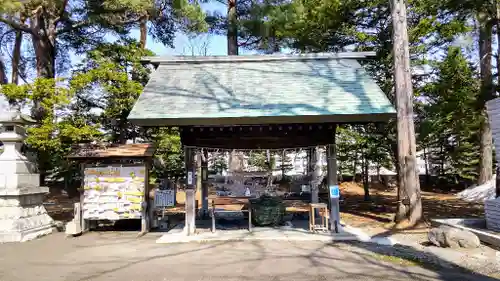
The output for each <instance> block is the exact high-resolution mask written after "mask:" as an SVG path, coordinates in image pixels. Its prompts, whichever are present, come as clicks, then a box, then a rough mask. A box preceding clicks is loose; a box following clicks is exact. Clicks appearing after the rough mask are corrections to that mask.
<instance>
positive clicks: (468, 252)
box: [363, 229, 500, 276]
mask: <svg viewBox="0 0 500 281" xmlns="http://www.w3.org/2000/svg"><path fill="white" fill-rule="evenodd" d="M363 230H365V229H363ZM365 231H367V232H368V233H370V234H371V235H373V234H377V233H380V231H379V230H376V229H368V230H365ZM390 237H391V238H393V239H394V240H396V241H397V242H398V244H397V245H395V246H393V247H388V246H382V245H371V247H372V248H373V249H372V251H376V252H380V253H384V254H388V255H394V256H400V257H404V258H407V259H410V260H416V261H420V262H426V263H430V264H434V265H436V266H439V267H444V268H454V267H456V265H460V266H461V267H462V268H465V269H468V270H470V271H473V272H478V273H481V274H485V275H489V276H499V275H500V251H498V250H497V249H494V248H492V247H489V246H487V245H483V244H481V246H480V247H479V248H477V249H450V248H440V247H436V246H434V245H429V244H428V238H427V229H424V230H419V231H413V232H412V231H408V232H401V233H396V234H392V235H391V236H390Z"/></svg>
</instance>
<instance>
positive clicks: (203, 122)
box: [128, 112, 396, 127]
mask: <svg viewBox="0 0 500 281" xmlns="http://www.w3.org/2000/svg"><path fill="white" fill-rule="evenodd" d="M395 118H396V113H395V112H388V113H373V114H336V115H328V116H325V115H313V116H262V117H232V118H134V117H133V116H132V117H130V118H129V119H128V120H129V121H130V122H131V123H132V124H134V125H137V126H143V127H180V126H223V125H235V126H237V125H270V124H293V123H303V124H308V123H385V122H389V121H390V120H392V119H395Z"/></svg>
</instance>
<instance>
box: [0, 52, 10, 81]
mask: <svg viewBox="0 0 500 281" xmlns="http://www.w3.org/2000/svg"><path fill="white" fill-rule="evenodd" d="M8 82H9V81H8V80H7V73H6V68H5V63H4V62H3V58H2V56H0V85H2V84H7V83H8Z"/></svg>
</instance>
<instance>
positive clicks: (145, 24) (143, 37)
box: [139, 13, 148, 49]
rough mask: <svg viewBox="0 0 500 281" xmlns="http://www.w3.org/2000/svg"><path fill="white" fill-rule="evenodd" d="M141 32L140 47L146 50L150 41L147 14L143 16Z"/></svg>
mask: <svg viewBox="0 0 500 281" xmlns="http://www.w3.org/2000/svg"><path fill="white" fill-rule="evenodd" d="M139 31H140V39H139V47H140V48H141V49H145V48H146V42H147V39H148V15H147V13H146V14H144V15H142V16H141V19H140V23H139Z"/></svg>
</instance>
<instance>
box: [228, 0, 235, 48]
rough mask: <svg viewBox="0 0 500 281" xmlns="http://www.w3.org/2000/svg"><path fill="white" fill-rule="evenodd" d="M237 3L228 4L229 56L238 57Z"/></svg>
mask: <svg viewBox="0 0 500 281" xmlns="http://www.w3.org/2000/svg"><path fill="white" fill-rule="evenodd" d="M236 1H237V0H229V1H228V2H227V4H228V7H227V54H228V55H230V56H236V55H238V13H237V11H236Z"/></svg>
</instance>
